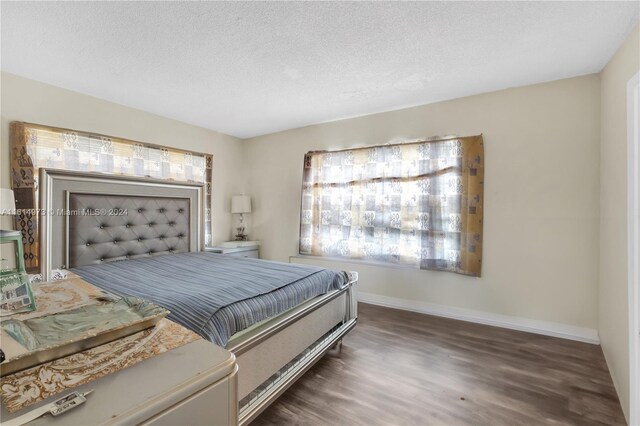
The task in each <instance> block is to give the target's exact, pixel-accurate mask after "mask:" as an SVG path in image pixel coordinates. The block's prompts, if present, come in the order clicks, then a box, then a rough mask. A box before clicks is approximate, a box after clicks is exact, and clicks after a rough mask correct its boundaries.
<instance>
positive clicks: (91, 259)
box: [68, 193, 190, 268]
mask: <svg viewBox="0 0 640 426" xmlns="http://www.w3.org/2000/svg"><path fill="white" fill-rule="evenodd" d="M69 208H70V210H71V212H78V214H75V215H74V214H71V215H70V216H69V265H68V266H69V267H70V268H75V267H78V266H83V265H92V264H99V263H102V262H111V261H115V260H125V259H136V258H141V257H149V256H157V255H159V254H167V253H182V252H188V251H189V217H190V216H189V199H188V198H160V197H140V196H120V195H103V194H77V193H71V194H70V195H69ZM95 212H99V213H100V214H97V215H96V214H94V213H95ZM103 213H105V214H103Z"/></svg>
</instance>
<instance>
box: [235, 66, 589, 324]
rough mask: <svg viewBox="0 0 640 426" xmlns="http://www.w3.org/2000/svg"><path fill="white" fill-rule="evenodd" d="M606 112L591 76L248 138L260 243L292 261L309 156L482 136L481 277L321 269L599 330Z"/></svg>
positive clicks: (405, 292) (447, 300)
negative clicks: (439, 137) (602, 128)
mask: <svg viewBox="0 0 640 426" xmlns="http://www.w3.org/2000/svg"><path fill="white" fill-rule="evenodd" d="M599 105H600V84H599V77H598V76H597V75H590V76H585V77H579V78H572V79H568V80H562V81H556V82H551V83H545V84H539V85H535V86H529V87H524V88H518V89H510V90H504V91H500V92H494V93H488V94H483V95H479V96H472V97H468V98H463V99H457V100H453V101H449V102H441V103H437V104H431V105H425V106H420V107H416V108H409V109H404V110H399V111H394V112H387V113H382V114H375V115H370V116H365V117H360V118H355V119H349V120H343V121H336V122H331V123H326V124H320V125H315V126H309V127H304V128H300V129H294V130H289V131H285V132H280V133H275V134H271V135H266V136H262V137H256V138H253V139H249V140H247V141H246V146H245V149H246V156H247V161H248V162H249V164H250V167H249V177H248V181H247V193H248V194H250V195H251V196H252V197H253V199H254V213H253V214H252V219H253V237H255V238H257V239H259V240H261V242H262V248H261V254H262V255H263V256H264V257H266V258H268V259H275V260H281V261H287V260H288V258H289V256H291V255H295V254H296V253H297V250H298V227H299V212H300V189H301V181H302V160H303V156H304V154H305V153H306V152H307V151H309V150H320V149H337V148H344V147H353V146H363V145H371V144H382V143H386V142H389V141H392V140H398V139H406V138H421V137H427V136H432V135H445V134H452V133H455V134H458V135H475V134H479V133H483V134H484V141H485V156H486V160H485V205H484V208H485V213H484V219H485V224H484V261H483V268H482V278H480V279H477V278H471V277H466V276H461V275H456V274H452V273H443V272H434V271H419V270H413V269H392V268H386V267H375V266H363V265H358V264H354V263H352V264H345V263H338V262H326V261H320V262H318V265H320V266H325V267H334V268H340V269H345V268H346V269H355V270H358V271H359V272H360V284H361V286H360V290H361V291H363V292H369V293H375V294H378V295H384V296H390V297H396V298H404V299H408V300H412V301H423V302H429V303H435V304H441V305H447V306H452V307H459V308H466V309H473V310H479V311H486V312H492V313H498V314H504V315H512V316H517V317H524V318H533V319H539V320H546V321H553V322H558V323H563V324H570V325H575V326H581V327H588V328H596V326H597V300H596V296H597V280H598V238H599V236H598V231H597V229H598V223H599V219H598V217H599V205H600V204H599V191H598V187H599V182H598V180H599V172H598V161H599V146H598V144H599V138H600V127H599V122H600V117H599V113H600V106H599ZM305 261H306V262H308V260H305Z"/></svg>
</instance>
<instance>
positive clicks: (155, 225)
mask: <svg viewBox="0 0 640 426" xmlns="http://www.w3.org/2000/svg"><path fill="white" fill-rule="evenodd" d="M40 185H41V188H40V205H41V206H42V209H43V211H45V212H46V213H47V214H45V215H43V216H42V218H41V222H40V227H41V229H40V235H41V241H42V246H41V249H40V256H41V259H42V262H43V264H42V269H41V272H42V275H43V279H45V280H46V279H49V277H50V275H51V272H52V271H53V270H56V269H67V268H75V267H79V266H84V265H91V264H97V263H101V262H112V261H119V260H127V259H135V258H142V257H148V256H157V255H160V254H169V253H171V252H173V253H180V252H192V251H200V250H202V249H203V248H204V218H205V216H206V215H207V214H209V213H208V212H209V209H205V207H204V201H205V196H206V193H205V187H204V185H202V184H199V183H188V182H172V181H166V180H157V179H151V178H131V177H124V176H114V175H105V174H101V173H90V172H70V171H63V170H53V169H41V170H40Z"/></svg>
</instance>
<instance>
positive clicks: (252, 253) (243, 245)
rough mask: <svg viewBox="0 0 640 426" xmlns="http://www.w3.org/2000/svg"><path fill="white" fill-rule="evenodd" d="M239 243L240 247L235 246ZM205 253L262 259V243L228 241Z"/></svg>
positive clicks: (207, 249)
mask: <svg viewBox="0 0 640 426" xmlns="http://www.w3.org/2000/svg"><path fill="white" fill-rule="evenodd" d="M236 243H239V244H240V245H239V246H235V247H234V246H233V245H234V244H236ZM204 251H208V252H212V253H219V254H226V255H229V256H235V257H247V258H253V259H259V258H260V241H227V242H224V243H222V245H220V246H217V247H207V248H205V249H204Z"/></svg>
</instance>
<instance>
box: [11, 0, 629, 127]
mask: <svg viewBox="0 0 640 426" xmlns="http://www.w3.org/2000/svg"><path fill="white" fill-rule="evenodd" d="M0 8H1V10H0V13H1V15H2V18H1V25H2V27H1V37H2V38H1V61H2V62H1V67H2V69H3V70H4V71H7V72H10V73H14V74H17V75H21V76H24V77H27V78H31V79H34V80H39V81H43V82H46V83H50V84H53V85H56V86H61V87H64V88H67V89H71V90H75V91H78V92H81V93H86V94H89V95H92V96H96V97H99V98H102V99H106V100H109V101H113V102H116V103H119V104H123V105H127V106H130V107H134V108H139V109H142V110H145V111H149V112H153V113H156V114H159V115H163V116H167V117H171V118H174V119H177V120H181V121H184V122H187V123H191V124H196V125H199V126H202V127H206V128H209V129H213V130H218V131H221V132H224V133H228V134H231V135H235V136H239V137H250V136H256V135H260V134H265V133H271V132H275V131H278V130H284V129H290V128H294V127H300V126H304V125H308V124H313V123H319V122H325V121H330V120H336V119H340V118H346V117H353V116H358V115H364V114H369V113H373V112H380V111H387V110H392V109H398V108H402V107H407V106H412V105H419V104H425V103H429V102H434V101H438V100H444V99H452V98H457V97H461V96H467V95H471V94H476V93H482V92H488V91H493V90H498V89H503V88H507V87H513V86H522V85H527V84H533V83H538V82H543V81H549V80H556V79H561V78H566V77H572V76H576V75H582V74H589V73H594V72H598V71H600V70H601V69H602V67H603V66H604V65H605V64H606V62H607V61H608V60H609V59H610V58H611V56H612V55H613V53H614V52H615V51H616V49H617V48H618V47H619V46H620V44H621V43H622V42H623V41H624V39H625V37H626V36H627V34H628V33H629V32H630V30H631V29H632V27H633V26H634V25H635V24H636V23H637V22H638V2H627V3H619V2H616V3H611V2H593V3H576V2H566V3H565V2H539V3H536V2H504V3H496V2H476V3H470V2H456V3H444V2H429V3H414V2H412V3H408V2H402V3H395V2H394V3H387V2H376V3H365V2H349V3H346V2H344V3H338V2H336V3H324V2H323V3H316V2H298V3H281V2H278V3H275V2H273V3H271V2H255V3H244V2H232V3H231V2H229V3H194V2H163V3H155V2H82V3H80V2H48V3H22V2H16V3H13V2H4V1H3V2H2V3H1V5H0Z"/></svg>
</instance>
